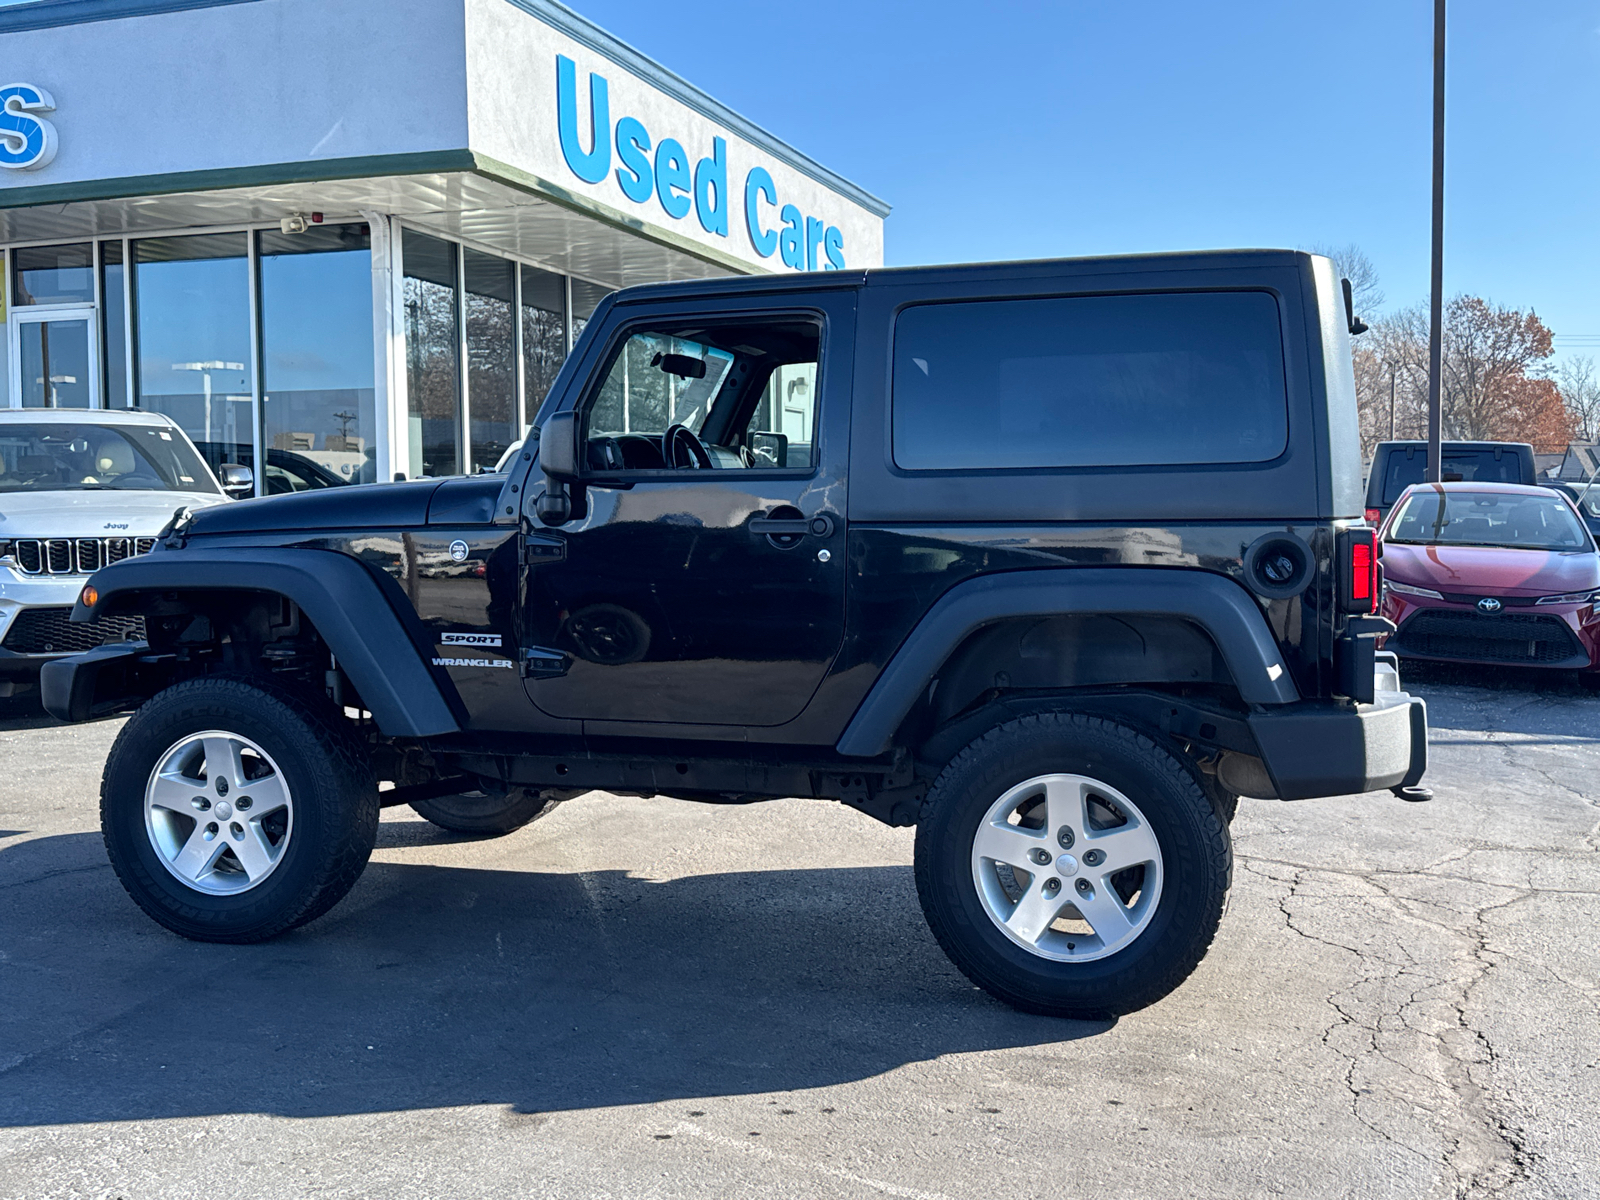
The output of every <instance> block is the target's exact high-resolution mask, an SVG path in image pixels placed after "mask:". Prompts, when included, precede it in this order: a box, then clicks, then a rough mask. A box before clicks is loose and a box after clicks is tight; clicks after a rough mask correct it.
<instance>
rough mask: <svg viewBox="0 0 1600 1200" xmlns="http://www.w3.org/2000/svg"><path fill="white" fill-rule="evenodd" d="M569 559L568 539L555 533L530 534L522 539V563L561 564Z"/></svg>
mask: <svg viewBox="0 0 1600 1200" xmlns="http://www.w3.org/2000/svg"><path fill="white" fill-rule="evenodd" d="M566 557H567V539H566V538H564V537H561V536H560V535H559V534H554V533H528V534H524V535H523V537H522V561H523V562H526V563H547V562H561V561H562V560H563V559H565V558H566Z"/></svg>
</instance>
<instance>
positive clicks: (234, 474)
mask: <svg viewBox="0 0 1600 1200" xmlns="http://www.w3.org/2000/svg"><path fill="white" fill-rule="evenodd" d="M217 474H218V475H219V476H220V478H221V483H222V490H223V491H224V492H227V493H228V495H230V496H232V497H233V498H234V499H236V500H237V499H238V498H239V497H240V496H248V495H250V494H251V493H252V492H254V491H255V490H256V474H255V472H254V471H252V470H251V469H250V468H249V467H246V466H243V465H242V464H240V463H223V464H222V468H221V470H220V471H218V472H217Z"/></svg>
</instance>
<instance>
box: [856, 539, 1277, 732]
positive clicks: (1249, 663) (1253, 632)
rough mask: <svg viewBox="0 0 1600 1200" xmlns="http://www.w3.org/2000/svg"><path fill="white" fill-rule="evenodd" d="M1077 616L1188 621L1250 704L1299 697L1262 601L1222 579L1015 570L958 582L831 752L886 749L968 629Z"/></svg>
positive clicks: (1148, 571) (1114, 570)
mask: <svg viewBox="0 0 1600 1200" xmlns="http://www.w3.org/2000/svg"><path fill="white" fill-rule="evenodd" d="M1075 614H1081V615H1105V616H1132V615H1135V614H1139V615H1158V616H1169V617H1183V618H1186V619H1188V620H1190V621H1193V622H1194V623H1195V624H1196V625H1198V626H1199V627H1200V628H1201V629H1204V630H1205V631H1206V632H1207V633H1208V634H1210V636H1211V638H1212V640H1213V641H1215V642H1216V644H1217V648H1218V649H1219V650H1220V651H1221V652H1222V657H1223V661H1224V662H1226V663H1227V664H1228V670H1229V672H1230V673H1231V674H1232V675H1233V678H1234V681H1235V682H1236V683H1237V684H1238V687H1239V695H1240V697H1241V698H1242V699H1243V700H1244V701H1245V702H1246V703H1248V704H1254V705H1279V704H1293V703H1295V702H1296V701H1298V700H1299V699H1300V693H1299V691H1298V689H1296V687H1295V685H1294V680H1292V679H1291V678H1290V677H1289V672H1288V669H1287V668H1286V667H1285V666H1284V665H1283V656H1282V654H1281V653H1280V651H1279V649H1278V643H1277V641H1276V639H1274V638H1273V636H1272V630H1271V629H1269V628H1268V626H1267V619H1266V617H1265V616H1264V615H1263V614H1262V612H1261V608H1260V605H1258V604H1257V603H1256V601H1255V599H1254V598H1252V597H1251V595H1250V594H1249V593H1248V592H1246V591H1245V590H1244V588H1242V587H1240V586H1239V585H1238V584H1237V583H1235V582H1233V580H1231V579H1229V578H1228V577H1227V576H1225V575H1218V574H1215V573H1213V572H1210V571H1198V570H1190V569H1171V568H1160V567H1062V568H1044V569H1040V570H1031V571H1011V572H1008V573H1006V574H1003V575H986V576H982V577H980V578H977V579H970V580H968V581H966V582H965V583H959V584H957V585H956V586H955V587H953V588H951V589H950V590H949V591H948V592H946V593H945V594H944V595H943V596H941V597H940V598H939V599H938V601H937V602H935V603H934V605H933V607H932V608H930V609H929V610H928V611H927V613H925V614H924V615H923V617H922V619H921V620H920V621H918V622H917V625H916V627H915V628H914V629H913V630H912V631H911V633H910V635H909V636H908V637H907V638H906V640H905V641H904V642H903V643H902V644H901V646H900V648H899V649H898V650H896V651H895V654H894V657H893V658H891V659H890V660H889V664H888V666H886V667H885V668H884V670H883V673H882V674H881V675H879V676H878V680H877V682H876V683H874V684H873V686H872V690H871V691H870V692H868V693H867V696H866V699H864V700H863V701H862V702H861V705H860V707H859V708H857V709H856V713H855V715H854V716H853V717H851V719H850V724H849V725H847V726H846V727H845V731H844V733H843V734H842V735H841V736H840V738H839V741H838V744H837V745H836V746H835V749H836V750H838V752H839V753H840V754H843V755H848V756H849V757H851V758H874V757H876V756H878V755H880V754H884V753H887V752H888V750H889V748H890V741H891V739H892V738H893V737H894V732H895V730H896V729H898V728H899V727H900V723H901V721H903V720H904V719H905V717H906V714H907V713H909V712H910V711H911V708H912V706H913V705H914V704H915V703H916V702H917V698H918V697H919V696H920V695H921V694H922V691H923V689H924V688H926V687H927V686H928V681H929V680H930V679H932V678H933V676H934V674H935V672H937V671H938V670H939V668H940V667H941V666H943V665H944V663H945V661H946V660H947V659H948V658H949V657H950V655H951V654H952V653H953V652H954V651H955V649H956V647H957V646H959V645H960V644H961V643H962V642H963V641H964V640H965V639H966V638H967V636H968V635H969V634H971V633H973V632H974V631H976V630H978V629H980V628H982V627H983V626H985V625H988V624H992V623H993V622H995V621H1001V620H1005V619H1007V618H1009V617H1045V616H1066V615H1075Z"/></svg>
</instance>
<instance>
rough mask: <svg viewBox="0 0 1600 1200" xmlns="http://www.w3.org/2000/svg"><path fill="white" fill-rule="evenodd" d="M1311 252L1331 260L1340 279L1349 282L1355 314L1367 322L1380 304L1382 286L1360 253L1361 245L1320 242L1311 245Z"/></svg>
mask: <svg viewBox="0 0 1600 1200" xmlns="http://www.w3.org/2000/svg"><path fill="white" fill-rule="evenodd" d="M1311 253H1312V254H1321V255H1323V256H1324V257H1325V258H1331V259H1332V260H1333V268H1334V270H1335V271H1336V272H1338V274H1339V278H1341V279H1348V280H1349V281H1350V300H1351V304H1352V306H1353V307H1354V308H1355V310H1356V316H1358V317H1360V318H1361V319H1362V320H1363V321H1366V322H1367V323H1368V324H1369V325H1370V324H1371V323H1372V321H1373V319H1374V318H1375V317H1376V316H1377V314H1378V310H1379V309H1380V308H1382V307H1383V301H1384V295H1383V289H1382V288H1380V287H1379V286H1378V268H1377V267H1375V266H1373V265H1372V260H1371V259H1370V258H1368V257H1367V256H1366V254H1365V253H1363V252H1362V249H1361V247H1360V246H1357V245H1355V244H1354V243H1351V244H1350V245H1348V246H1327V245H1323V244H1322V243H1320V242H1319V243H1318V244H1317V245H1315V246H1313V247H1311Z"/></svg>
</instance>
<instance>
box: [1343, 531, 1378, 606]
mask: <svg viewBox="0 0 1600 1200" xmlns="http://www.w3.org/2000/svg"><path fill="white" fill-rule="evenodd" d="M1378 591H1379V587H1378V536H1377V533H1376V532H1375V531H1373V530H1372V529H1368V528H1360V529H1346V530H1344V531H1343V532H1342V533H1340V534H1339V606H1340V608H1342V609H1343V610H1344V611H1345V612H1347V613H1375V612H1377V611H1378Z"/></svg>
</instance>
